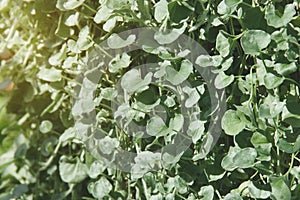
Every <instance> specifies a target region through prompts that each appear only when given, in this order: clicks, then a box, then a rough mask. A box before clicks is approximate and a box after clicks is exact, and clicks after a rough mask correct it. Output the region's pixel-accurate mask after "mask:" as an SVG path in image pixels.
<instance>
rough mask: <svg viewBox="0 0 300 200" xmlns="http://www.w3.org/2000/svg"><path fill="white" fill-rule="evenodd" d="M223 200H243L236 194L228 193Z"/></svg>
mask: <svg viewBox="0 0 300 200" xmlns="http://www.w3.org/2000/svg"><path fill="white" fill-rule="evenodd" d="M224 200H243V198H242V197H241V196H240V195H239V194H237V193H230V194H227V195H226V196H225V197H224Z"/></svg>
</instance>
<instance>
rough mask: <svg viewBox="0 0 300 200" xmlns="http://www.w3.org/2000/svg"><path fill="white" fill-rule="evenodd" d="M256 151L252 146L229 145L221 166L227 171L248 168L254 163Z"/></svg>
mask: <svg viewBox="0 0 300 200" xmlns="http://www.w3.org/2000/svg"><path fill="white" fill-rule="evenodd" d="M256 157H257V152H256V150H255V149H254V148H251V147H246V148H243V149H240V148H239V147H230V149H229V152H228V154H227V155H226V156H225V157H224V158H223V160H222V162H221V166H222V167H223V169H225V170H227V171H233V170H234V169H236V168H242V169H244V168H249V167H252V166H253V165H254V162H255V159H256Z"/></svg>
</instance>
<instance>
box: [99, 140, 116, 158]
mask: <svg viewBox="0 0 300 200" xmlns="http://www.w3.org/2000/svg"><path fill="white" fill-rule="evenodd" d="M118 146H119V141H118V140H117V139H116V138H111V137H109V136H105V137H104V138H102V139H100V141H99V149H100V151H101V152H102V153H104V154H107V155H109V154H111V153H113V152H114V150H115V149H116V148H117V147H118Z"/></svg>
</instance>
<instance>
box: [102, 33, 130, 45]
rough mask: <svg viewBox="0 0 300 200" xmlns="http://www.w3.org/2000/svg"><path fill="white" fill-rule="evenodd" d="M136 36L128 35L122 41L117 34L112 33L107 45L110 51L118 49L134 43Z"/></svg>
mask: <svg viewBox="0 0 300 200" xmlns="http://www.w3.org/2000/svg"><path fill="white" fill-rule="evenodd" d="M135 38H136V36H135V35H129V36H128V37H127V38H126V39H125V40H124V39H122V38H121V37H120V36H119V35H118V34H116V33H113V34H112V35H111V36H110V37H109V38H108V39H107V44H108V46H109V47H110V48H112V49H120V48H123V47H126V46H129V45H131V44H132V43H134V41H135Z"/></svg>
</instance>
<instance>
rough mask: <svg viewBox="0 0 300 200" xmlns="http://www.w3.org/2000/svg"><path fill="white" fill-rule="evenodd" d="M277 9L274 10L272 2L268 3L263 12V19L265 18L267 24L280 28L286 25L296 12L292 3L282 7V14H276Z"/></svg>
mask: <svg viewBox="0 0 300 200" xmlns="http://www.w3.org/2000/svg"><path fill="white" fill-rule="evenodd" d="M277 12H278V11H277V10H276V11H275V7H274V5H273V4H269V6H268V7H267V9H266V12H265V19H266V20H267V23H268V25H270V26H273V27H275V28H280V27H282V26H286V25H287V24H288V23H289V22H290V21H291V20H292V19H293V16H294V15H295V14H296V11H295V6H294V5H293V4H287V5H286V6H285V9H284V13H283V14H282V16H280V15H278V13H277Z"/></svg>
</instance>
